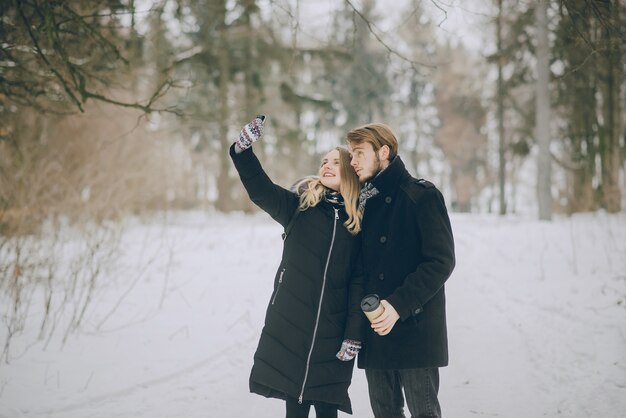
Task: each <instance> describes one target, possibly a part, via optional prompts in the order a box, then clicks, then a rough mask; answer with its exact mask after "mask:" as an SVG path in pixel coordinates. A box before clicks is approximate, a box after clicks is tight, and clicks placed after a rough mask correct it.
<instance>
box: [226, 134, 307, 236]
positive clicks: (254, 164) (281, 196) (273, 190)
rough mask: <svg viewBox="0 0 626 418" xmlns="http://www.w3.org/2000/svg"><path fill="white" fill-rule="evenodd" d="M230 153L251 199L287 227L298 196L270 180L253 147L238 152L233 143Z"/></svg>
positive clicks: (296, 204)
mask: <svg viewBox="0 0 626 418" xmlns="http://www.w3.org/2000/svg"><path fill="white" fill-rule="evenodd" d="M229 153H230V157H231V159H232V160H233V163H234V164H235V168H236V169H237V172H238V173H239V178H240V179H241V182H242V183H243V186H244V187H245V189H246V192H248V196H250V200H252V202H254V204H255V205H257V206H258V207H259V208H261V209H263V210H264V211H265V212H267V213H268V214H269V215H270V216H271V217H272V218H273V219H274V220H276V221H277V222H278V223H280V224H281V225H282V226H283V227H286V226H287V225H288V224H289V221H290V219H291V217H292V216H293V214H294V213H295V211H296V208H297V206H298V196H297V195H296V194H295V193H292V192H290V191H289V190H287V189H285V188H283V187H280V186H279V185H277V184H274V183H273V182H272V180H270V178H269V177H268V176H267V174H266V173H265V171H264V170H263V167H261V162H260V161H259V159H258V158H257V157H256V155H254V152H252V147H250V148H248V149H246V150H245V151H242V152H240V153H239V154H237V153H236V152H235V147H234V144H233V145H231V147H230V150H229Z"/></svg>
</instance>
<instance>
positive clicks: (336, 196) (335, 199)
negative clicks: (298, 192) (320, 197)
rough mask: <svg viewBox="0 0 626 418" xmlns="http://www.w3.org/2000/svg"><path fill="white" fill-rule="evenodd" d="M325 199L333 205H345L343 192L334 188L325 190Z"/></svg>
mask: <svg viewBox="0 0 626 418" xmlns="http://www.w3.org/2000/svg"><path fill="white" fill-rule="evenodd" d="M324 200H325V201H327V202H328V203H330V204H331V205H333V206H343V205H344V202H343V196H342V195H341V193H339V192H337V191H335V190H332V189H328V188H327V189H326V190H325V191H324Z"/></svg>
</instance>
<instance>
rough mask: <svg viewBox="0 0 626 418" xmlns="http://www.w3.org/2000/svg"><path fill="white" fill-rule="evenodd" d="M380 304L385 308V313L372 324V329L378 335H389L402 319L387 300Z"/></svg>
mask: <svg viewBox="0 0 626 418" xmlns="http://www.w3.org/2000/svg"><path fill="white" fill-rule="evenodd" d="M380 303H381V304H382V305H383V307H384V308H385V312H383V314H382V315H381V316H379V317H378V318H376V319H375V320H374V322H372V328H374V331H375V332H376V333H377V334H378V335H387V334H389V333H390V332H391V330H392V329H393V326H394V325H395V324H396V322H397V321H398V319H400V315H398V312H396V309H395V308H394V307H393V306H391V304H390V303H389V302H387V301H386V300H384V299H383V300H381V301H380Z"/></svg>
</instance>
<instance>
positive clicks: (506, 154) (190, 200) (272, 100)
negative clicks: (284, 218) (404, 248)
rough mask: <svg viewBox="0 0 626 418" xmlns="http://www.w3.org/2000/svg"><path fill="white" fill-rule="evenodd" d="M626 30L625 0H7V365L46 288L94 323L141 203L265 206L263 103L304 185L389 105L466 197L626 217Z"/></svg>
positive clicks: (44, 333) (418, 172) (412, 163)
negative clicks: (68, 253) (238, 169)
mask: <svg viewBox="0 0 626 418" xmlns="http://www.w3.org/2000/svg"><path fill="white" fill-rule="evenodd" d="M624 28H626V4H625V3H624V2H623V1H621V0H560V1H556V0H551V1H549V0H540V1H517V0H515V1H514V0H494V1H484V2H482V1H481V2H479V1H455V0H446V1H439V0H422V1H417V0H415V1H409V0H404V1H397V2H393V3H392V5H390V2H383V1H373V0H362V1H356V0H345V1H304V0H284V1H274V0H264V1H261V0H198V1H195V0H194V1H191V0H158V1H157V0H155V1H150V0H142V1H135V0H124V1H119V0H83V1H55V0H13V1H11V0H2V1H0V291H1V293H2V300H3V303H2V305H3V322H4V324H5V325H6V327H7V330H8V333H7V335H8V338H7V339H6V341H5V344H4V351H3V357H4V359H5V360H8V359H9V357H10V356H9V352H10V350H9V347H10V341H11V338H12V337H13V336H14V335H16V334H19V333H20V332H21V331H22V330H23V329H24V326H25V323H26V318H27V316H28V311H29V306H30V304H31V301H33V300H34V299H33V295H35V294H36V295H37V298H41V306H44V315H43V317H42V320H41V322H40V324H39V327H40V329H41V332H40V338H44V339H45V338H48V337H49V336H51V335H53V334H54V333H56V332H59V331H61V332H62V333H63V334H65V337H66V338H67V336H68V335H69V334H70V333H71V332H72V330H75V329H77V328H78V327H79V325H80V323H81V320H82V318H83V315H84V313H85V311H86V309H87V308H88V307H89V304H90V302H91V296H92V293H91V292H92V290H93V289H94V288H95V287H96V284H97V282H98V280H99V278H101V276H102V274H103V272H104V269H105V267H106V264H107V260H109V259H111V258H112V257H114V256H115V252H116V251H117V249H118V248H119V247H117V246H116V245H117V243H118V242H119V237H120V235H121V230H122V229H123V220H124V219H126V218H128V217H132V216H139V217H146V216H147V217H149V216H153V215H155V214H156V215H158V216H161V215H162V214H167V212H168V211H180V210H198V209H200V210H204V211H209V212H210V211H219V212H230V211H244V212H246V213H248V212H252V211H254V210H255V208H254V206H253V205H252V204H251V203H250V201H249V199H248V198H247V197H246V195H245V192H244V190H243V188H242V187H241V186H240V184H239V182H238V180H237V178H236V173H235V172H234V170H233V167H232V164H231V162H230V160H229V157H228V153H227V148H228V147H229V146H230V144H232V142H233V141H234V139H235V138H236V137H237V135H238V133H239V130H240V129H241V126H242V125H243V124H245V123H246V122H248V121H249V120H251V118H252V117H254V116H255V115H256V114H257V113H265V114H267V115H268V116H269V123H268V124H267V130H266V134H265V139H264V140H263V141H261V142H260V143H258V144H257V145H255V152H257V154H258V155H259V156H260V159H261V160H262V161H263V163H264V166H265V167H266V168H267V171H268V173H269V175H270V177H271V178H272V179H274V180H275V181H276V182H277V183H279V184H282V185H284V186H289V185H290V184H291V183H292V182H293V181H295V180H296V179H297V178H299V177H301V176H302V175H305V174H311V173H315V172H316V170H317V166H318V161H319V158H320V156H321V155H322V154H323V153H324V152H326V151H327V150H328V149H330V148H331V147H333V146H335V145H342V144H343V145H345V140H344V137H345V133H346V132H347V131H348V130H349V129H351V128H353V127H355V126H358V125H361V124H363V123H368V122H372V121H380V122H384V123H387V124H388V125H390V126H391V127H392V128H393V129H394V130H395V132H396V134H397V135H398V137H399V139H400V155H401V156H402V158H403V160H404V161H405V163H406V164H407V166H408V168H409V170H410V172H411V173H413V174H414V175H415V176H418V177H424V178H427V179H429V180H431V181H433V182H434V183H435V184H436V185H437V186H438V187H439V188H440V189H441V190H442V192H443V193H444V196H445V197H446V201H447V203H448V206H449V208H450V210H451V211H453V212H471V213H499V214H502V215H504V214H523V215H528V216H532V217H538V218H539V219H542V220H550V219H551V218H552V217H553V216H555V215H556V216H563V215H569V214H573V213H577V212H587V211H597V210H603V211H606V212H609V213H617V212H621V211H623V208H624V205H625V204H626V198H625V196H624V186H625V182H626V180H625V177H626V144H625V140H626V139H625V137H626V130H625V127H626V112H625V111H624V109H625V106H626V78H625V76H624V73H625V72H624V58H623V57H624V53H625V50H626V42H625V39H626V35H625V29H624ZM164 216H166V215H164ZM68 229H70V230H72V231H73V234H74V238H75V239H76V237H78V238H79V241H78V242H80V244H77V245H78V249H79V251H73V252H72V254H73V258H70V259H67V258H66V259H62V257H59V254H60V252H62V251H63V242H65V241H64V240H65V239H66V235H65V234H66V233H67V230H68ZM59 289H61V290H59ZM38 300H39V299H38ZM4 302H7V303H4ZM33 303H35V302H33ZM36 303H40V302H39V301H37V302H36ZM61 313H63V315H69V320H68V321H67V322H66V324H67V325H66V327H65V328H63V329H62V330H59V328H58V327H57V324H58V321H56V319H55V318H58V317H59V315H61Z"/></svg>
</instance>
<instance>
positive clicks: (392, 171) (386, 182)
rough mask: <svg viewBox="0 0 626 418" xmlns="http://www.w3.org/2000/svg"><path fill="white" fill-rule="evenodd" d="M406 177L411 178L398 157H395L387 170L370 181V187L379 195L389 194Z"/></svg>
mask: <svg viewBox="0 0 626 418" xmlns="http://www.w3.org/2000/svg"><path fill="white" fill-rule="evenodd" d="M408 177H411V175H410V174H409V172H408V171H407V169H406V167H405V166H404V163H403V162H402V159H401V158H400V156H399V155H396V157H395V158H394V159H393V160H392V161H391V163H389V165H388V166H387V168H385V169H384V170H383V171H381V172H380V173H378V174H377V175H376V176H375V177H374V178H373V179H372V185H373V186H374V187H376V188H377V189H378V190H379V191H380V192H381V193H390V192H393V191H394V190H396V189H397V188H398V187H399V186H400V183H401V182H402V180H404V179H405V178H408Z"/></svg>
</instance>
